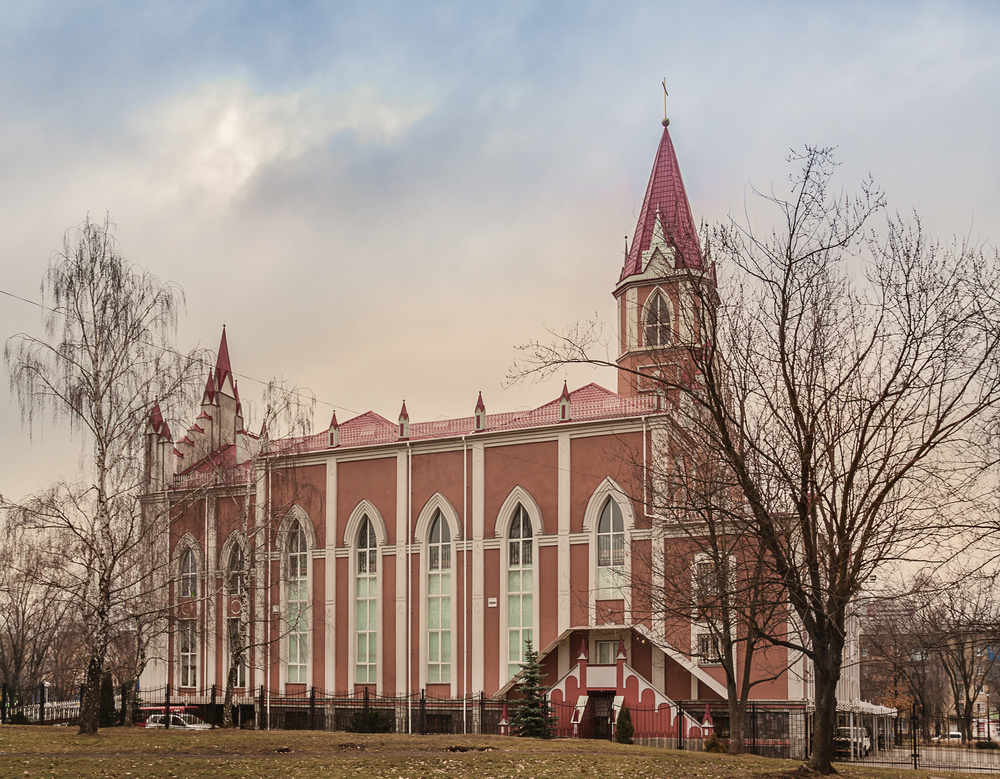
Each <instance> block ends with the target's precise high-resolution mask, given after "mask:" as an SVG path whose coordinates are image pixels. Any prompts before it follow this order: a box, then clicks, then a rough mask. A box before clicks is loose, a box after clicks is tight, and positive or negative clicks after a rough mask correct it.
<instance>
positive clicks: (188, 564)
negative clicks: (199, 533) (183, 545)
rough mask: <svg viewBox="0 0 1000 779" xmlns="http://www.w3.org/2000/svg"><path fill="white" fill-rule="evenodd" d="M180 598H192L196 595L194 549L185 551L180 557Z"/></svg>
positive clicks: (196, 562)
mask: <svg viewBox="0 0 1000 779" xmlns="http://www.w3.org/2000/svg"><path fill="white" fill-rule="evenodd" d="M180 585H181V586H180V590H181V597H182V598H194V597H197V595H198V555H196V554H195V551H194V549H187V550H186V551H185V552H184V554H183V555H182V556H181V582H180Z"/></svg>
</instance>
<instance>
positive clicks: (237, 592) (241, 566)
mask: <svg viewBox="0 0 1000 779" xmlns="http://www.w3.org/2000/svg"><path fill="white" fill-rule="evenodd" d="M228 568H229V581H228V582H227V585H228V589H229V594H230V595H231V596H232V597H234V598H242V597H243V595H244V593H245V592H246V572H245V568H246V558H245V557H244V556H243V547H242V546H240V545H239V544H233V548H232V551H230V552H229V565H228Z"/></svg>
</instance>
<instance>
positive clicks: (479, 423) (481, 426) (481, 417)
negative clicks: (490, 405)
mask: <svg viewBox="0 0 1000 779" xmlns="http://www.w3.org/2000/svg"><path fill="white" fill-rule="evenodd" d="M474 413H475V415H476V432H477V433H481V432H482V431H483V430H485V429H486V404H485V403H483V393H482V392H480V393H479V400H477V401H476V410H475V412H474Z"/></svg>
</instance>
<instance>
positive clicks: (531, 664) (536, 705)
mask: <svg viewBox="0 0 1000 779" xmlns="http://www.w3.org/2000/svg"><path fill="white" fill-rule="evenodd" d="M543 677H544V674H543V673H542V666H541V663H539V662H538V652H536V651H535V650H534V649H533V648H532V646H531V642H530V641H528V642H527V643H526V644H525V648H524V664H523V665H522V666H521V673H520V675H519V682H520V683H519V684H518V690H519V691H520V693H521V695H522V700H521V701H520V705H519V706H518V707H517V709H516V710H515V711H514V713H513V714H511V716H510V727H511V731H512V732H513V733H514V735H517V736H526V737H527V738H552V735H553V733H552V731H553V730H554V728H555V717H554V716H553V714H552V709H551V708H549V702H548V699H546V697H545V693H546V692H548V689H549V688H548V687H543V686H542V678H543Z"/></svg>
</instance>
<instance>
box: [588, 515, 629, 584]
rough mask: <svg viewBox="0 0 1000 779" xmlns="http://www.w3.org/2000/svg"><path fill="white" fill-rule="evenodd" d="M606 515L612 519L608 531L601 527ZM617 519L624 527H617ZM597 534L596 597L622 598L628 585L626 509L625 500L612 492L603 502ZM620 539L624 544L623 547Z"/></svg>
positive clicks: (609, 521)
mask: <svg viewBox="0 0 1000 779" xmlns="http://www.w3.org/2000/svg"><path fill="white" fill-rule="evenodd" d="M605 518H607V521H608V523H609V524H608V530H607V532H604V531H602V529H601V525H602V523H603V522H604V521H605ZM616 521H618V522H620V523H621V528H620V529H616V528H615V523H616ZM595 537H596V540H597V569H596V572H595V573H596V589H597V596H596V598H597V600H618V599H620V598H622V597H623V595H622V592H623V591H624V590H625V589H626V587H627V585H628V580H627V579H626V578H625V576H624V571H625V558H626V553H627V547H626V543H625V542H626V533H625V512H624V511H622V507H621V504H620V503H619V502H618V501H617V500H615V497H614V496H613V495H609V496H608V497H607V498H606V499H605V500H604V505H603V506H601V514H600V516H599V517H598V519H597V532H596V534H595ZM619 539H620V541H619ZM605 541H606V544H605V543H604V542H605ZM616 542H619V543H620V544H621V546H620V548H618V544H617V543H616ZM602 545H605V546H607V549H606V550H605V553H604V554H602ZM602 558H603V561H602Z"/></svg>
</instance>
